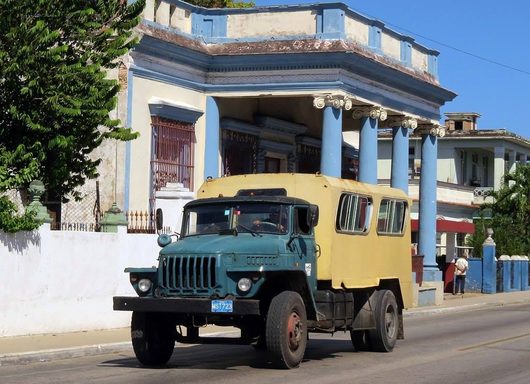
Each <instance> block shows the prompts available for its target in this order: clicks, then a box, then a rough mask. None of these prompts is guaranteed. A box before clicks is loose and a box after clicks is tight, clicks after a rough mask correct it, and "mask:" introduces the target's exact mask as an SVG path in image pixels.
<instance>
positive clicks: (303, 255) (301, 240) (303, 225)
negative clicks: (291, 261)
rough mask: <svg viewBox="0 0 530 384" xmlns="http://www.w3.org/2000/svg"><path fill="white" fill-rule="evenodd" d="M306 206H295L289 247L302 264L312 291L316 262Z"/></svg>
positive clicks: (314, 287)
mask: <svg viewBox="0 0 530 384" xmlns="http://www.w3.org/2000/svg"><path fill="white" fill-rule="evenodd" d="M308 210H309V207H307V206H295V207H294V215H293V235H294V237H293V240H292V241H291V247H292V248H291V249H292V250H293V252H294V253H295V254H296V255H298V257H299V258H300V262H301V263H302V265H303V266H304V269H305V273H306V276H307V281H308V284H309V286H310V287H311V290H312V291H315V290H316V286H317V285H316V281H317V278H316V277H317V263H316V244H315V236H314V231H313V228H312V227H311V225H310V224H309V222H308V219H307V217H308Z"/></svg>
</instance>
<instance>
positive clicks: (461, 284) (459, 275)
mask: <svg viewBox="0 0 530 384" xmlns="http://www.w3.org/2000/svg"><path fill="white" fill-rule="evenodd" d="M468 252H469V251H468V250H467V249H464V252H462V255H461V256H460V257H459V258H458V259H456V262H455V290H454V292H453V295H456V294H458V293H461V294H462V295H463V294H464V290H465V287H466V273H467V270H468V269H469V263H468V262H467V256H468Z"/></svg>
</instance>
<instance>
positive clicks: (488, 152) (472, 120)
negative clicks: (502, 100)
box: [378, 112, 530, 262]
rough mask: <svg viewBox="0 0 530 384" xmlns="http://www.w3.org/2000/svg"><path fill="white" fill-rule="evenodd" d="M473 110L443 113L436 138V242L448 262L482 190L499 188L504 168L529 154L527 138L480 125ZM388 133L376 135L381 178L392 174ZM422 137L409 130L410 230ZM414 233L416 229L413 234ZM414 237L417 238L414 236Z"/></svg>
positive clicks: (512, 166) (467, 228)
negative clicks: (443, 130) (443, 129)
mask: <svg viewBox="0 0 530 384" xmlns="http://www.w3.org/2000/svg"><path fill="white" fill-rule="evenodd" d="M479 117H480V115H479V114H478V113H474V112H462V113H446V120H445V126H446V128H447V129H446V133H445V136H443V137H441V138H439V140H438V160H437V246H438V254H439V255H445V256H446V257H445V261H446V262H449V261H451V260H452V258H453V257H454V256H456V255H457V254H458V253H459V252H462V248H459V247H463V246H465V240H464V239H465V236H466V234H469V233H473V231H474V225H473V224H472V223H473V218H474V216H475V215H476V212H477V209H478V207H479V205H480V204H481V203H483V202H484V196H485V194H486V192H488V191H490V190H493V189H495V190H497V189H498V188H499V186H500V185H501V180H502V178H503V177H504V175H505V174H506V173H507V172H511V171H513V170H514V169H515V167H516V166H517V164H526V163H527V162H528V160H529V158H530V140H529V139H527V138H524V137H522V136H519V135H516V134H514V133H512V132H510V131H507V130H505V129H478V119H479ZM391 156H392V146H391V135H390V133H389V132H380V135H379V172H378V177H379V181H380V183H385V182H386V183H388V180H389V179H390V159H391ZM420 171H421V138H420V137H419V136H417V135H414V134H412V135H411V137H410V144H409V183H410V188H409V194H410V196H411V197H412V198H413V199H414V201H415V204H414V207H413V219H414V220H413V230H414V229H415V228H416V227H417V219H418V216H417V212H418V199H419V191H418V185H419V179H420ZM413 236H414V235H413ZM413 242H417V238H415V237H414V238H413Z"/></svg>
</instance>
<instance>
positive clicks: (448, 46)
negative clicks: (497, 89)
mask: <svg viewBox="0 0 530 384" xmlns="http://www.w3.org/2000/svg"><path fill="white" fill-rule="evenodd" d="M362 13H363V14H365V15H366V16H368V17H371V18H372V19H376V20H381V21H383V22H384V23H385V24H386V25H389V26H391V27H393V28H396V29H398V30H401V31H403V32H406V33H408V34H411V35H414V36H417V37H420V38H422V39H425V40H428V41H431V42H433V43H435V44H439V45H441V46H443V47H446V48H449V49H452V50H454V51H457V52H459V53H462V54H464V55H468V56H471V57H474V58H475V59H478V60H482V61H485V62H487V63H490V64H493V65H498V66H499V67H503V68H506V69H509V70H512V71H516V72H519V73H523V74H525V75H530V71H527V70H524V69H521V68H516V67H513V66H511V65H508V64H504V63H501V62H500V61H496V60H492V59H488V58H487V57H484V56H480V55H477V54H475V53H472V52H469V51H466V50H463V49H460V48H457V47H453V46H452V45H449V44H446V43H443V42H441V41H438V40H435V39H431V38H430V37H427V36H424V35H421V34H419V33H416V32H413V31H411V30H409V29H406V28H403V27H401V26H399V25H396V24H392V23H389V22H387V21H385V20H382V19H379V18H377V17H374V16H372V15H369V14H367V13H365V12H362Z"/></svg>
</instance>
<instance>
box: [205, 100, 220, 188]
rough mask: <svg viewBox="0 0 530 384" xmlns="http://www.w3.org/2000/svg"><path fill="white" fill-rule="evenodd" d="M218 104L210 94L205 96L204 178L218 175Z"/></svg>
mask: <svg viewBox="0 0 530 384" xmlns="http://www.w3.org/2000/svg"><path fill="white" fill-rule="evenodd" d="M219 124H220V119H219V106H218V105H217V101H216V100H215V98H213V97H212V96H207V97H206V132H205V146H204V179H206V178H207V177H209V176H211V177H213V178H216V177H219V137H220V125H219Z"/></svg>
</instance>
